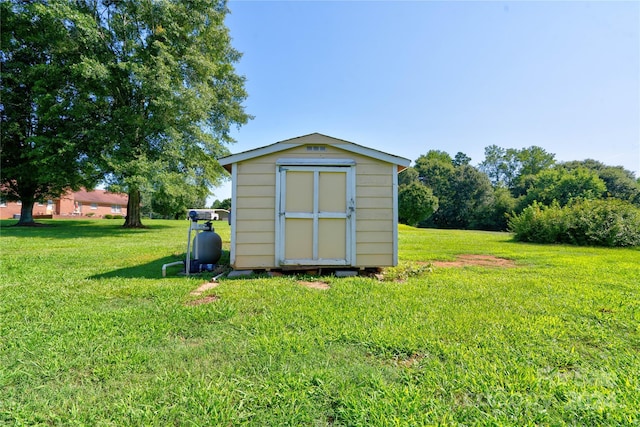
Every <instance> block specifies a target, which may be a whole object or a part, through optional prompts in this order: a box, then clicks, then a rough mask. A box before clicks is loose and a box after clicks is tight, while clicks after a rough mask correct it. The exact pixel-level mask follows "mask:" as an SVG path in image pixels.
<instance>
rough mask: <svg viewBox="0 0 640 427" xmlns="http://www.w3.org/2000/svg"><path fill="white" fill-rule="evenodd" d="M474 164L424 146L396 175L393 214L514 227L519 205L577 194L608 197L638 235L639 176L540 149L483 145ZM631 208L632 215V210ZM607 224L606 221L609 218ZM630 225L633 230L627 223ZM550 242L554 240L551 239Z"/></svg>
mask: <svg viewBox="0 0 640 427" xmlns="http://www.w3.org/2000/svg"><path fill="white" fill-rule="evenodd" d="M484 154H485V158H484V160H483V161H482V162H480V163H479V164H478V166H477V167H474V166H472V165H470V161H471V159H470V158H469V157H468V156H467V155H465V154H464V153H461V152H459V153H457V154H456V155H455V156H454V157H453V158H452V157H451V156H450V155H449V154H448V153H446V152H444V151H438V150H431V151H429V152H427V154H424V155H421V156H420V157H418V158H417V159H416V160H415V164H414V166H413V167H410V168H408V169H407V170H405V171H404V172H402V173H401V174H400V175H399V178H398V184H399V190H398V205H399V220H400V222H402V223H404V224H409V225H412V226H420V227H435V228H457V229H478V230H507V229H511V230H512V231H515V230H514V224H515V222H516V218H518V215H520V214H522V213H523V212H524V211H525V210H526V209H527V208H529V207H531V206H536V207H537V208H536V209H538V210H539V211H543V210H545V209H546V208H551V207H554V208H558V209H561V208H565V207H566V208H567V210H568V209H569V208H570V207H572V206H574V205H576V204H578V203H579V202H581V201H585V200H604V201H610V203H611V206H614V205H615V206H617V208H616V209H615V210H617V211H620V210H621V209H623V208H622V207H625V208H624V210H625V212H631V214H629V215H628V216H629V218H630V219H623V221H624V222H625V224H626V225H629V226H630V228H629V230H627V231H628V232H632V233H633V232H635V233H637V234H638V235H639V236H640V222H635V221H640V178H636V177H635V176H634V173H633V172H631V171H628V170H626V169H624V168H623V167H621V166H608V165H605V164H604V163H602V162H599V161H597V160H591V159H587V160H581V161H578V160H576V161H569V162H557V161H556V159H555V154H552V153H549V152H547V151H546V150H544V149H543V148H541V147H537V146H532V147H528V148H522V149H514V148H507V149H505V148H502V147H499V146H497V145H491V146H489V147H486V148H485V153H484ZM634 212H635V213H634ZM609 222H611V219H610V218H609ZM636 228H637V229H638V230H637V231H634V230H635V229H636ZM558 240H561V239H560V238H558Z"/></svg>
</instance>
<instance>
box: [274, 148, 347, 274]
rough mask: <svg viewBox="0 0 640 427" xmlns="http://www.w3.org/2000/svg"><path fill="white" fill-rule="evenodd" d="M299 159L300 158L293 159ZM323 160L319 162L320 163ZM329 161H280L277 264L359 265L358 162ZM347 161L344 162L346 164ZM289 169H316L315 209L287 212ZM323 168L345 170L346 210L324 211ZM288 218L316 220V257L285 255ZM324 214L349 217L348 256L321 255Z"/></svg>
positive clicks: (314, 241) (276, 233) (277, 167)
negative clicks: (321, 201)
mask: <svg viewBox="0 0 640 427" xmlns="http://www.w3.org/2000/svg"><path fill="white" fill-rule="evenodd" d="M292 160H294V161H295V160H299V159H292ZM318 163H319V164H318ZM327 163H328V162H326V163H325V162H322V159H320V160H319V161H316V162H315V163H314V162H311V161H307V160H306V159H305V162H304V164H305V165H300V163H297V164H294V165H276V208H275V221H276V223H275V265H277V266H285V265H336V266H337V265H345V266H347V265H355V247H356V245H355V231H356V226H355V224H356V217H355V208H356V199H355V166H354V163H355V162H353V161H348V162H340V163H339V164H340V165H341V166H329V165H327ZM334 164H335V163H334ZM342 165H344V166H342ZM288 171H303V172H313V174H314V175H313V212H286V211H285V208H286V194H287V188H286V186H287V181H286V175H287V172H288ZM321 172H342V173H345V174H346V186H347V188H346V189H345V190H346V191H345V194H346V200H345V202H346V205H345V206H346V212H344V213H342V212H320V211H319V210H318V206H319V188H318V185H319V181H320V180H319V175H320V173H321ZM287 218H306V219H312V220H313V237H312V240H313V241H312V248H313V249H312V258H311V259H285V253H286V252H285V242H286V236H285V220H286V219H287ZM321 218H337V219H339V218H345V220H346V232H345V258H344V259H327V258H319V256H318V232H319V231H318V222H319V219H321Z"/></svg>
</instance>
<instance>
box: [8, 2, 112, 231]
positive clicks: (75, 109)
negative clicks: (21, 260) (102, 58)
mask: <svg viewBox="0 0 640 427" xmlns="http://www.w3.org/2000/svg"><path fill="white" fill-rule="evenodd" d="M0 19H1V24H0V26H1V27H2V52H1V53H0V60H1V64H0V65H1V73H2V75H1V77H2V86H1V87H2V89H1V98H0V99H1V102H0V117H1V125H0V129H1V134H0V158H1V162H2V163H1V174H2V175H1V178H0V185H1V191H2V195H3V196H4V197H5V198H6V199H7V200H9V201H18V200H20V201H21V202H22V207H21V216H20V221H19V223H18V224H19V225H30V224H33V222H34V221H33V216H32V211H33V205H34V202H36V201H38V200H44V199H49V198H57V197H59V196H60V195H61V194H62V193H64V191H65V190H66V189H69V188H71V189H74V190H77V189H78V188H79V187H80V186H88V187H92V186H93V185H95V184H96V183H97V182H98V180H99V179H100V176H101V175H100V172H99V170H98V167H97V166H98V165H97V164H96V163H95V156H96V150H97V144H96V140H95V138H94V134H93V128H92V126H93V123H96V122H99V121H100V120H101V119H100V115H101V112H102V111H103V108H104V105H103V104H101V103H100V102H98V100H97V99H96V98H95V97H93V96H91V95H90V94H91V91H92V90H93V89H95V88H96V87H97V86H98V80H97V79H96V76H95V74H94V73H92V72H91V71H90V70H91V69H92V67H93V62H92V60H91V59H90V58H88V57H87V56H86V54H85V53H86V52H87V51H89V52H90V51H92V50H94V49H96V46H97V43H98V42H99V34H98V32H97V31H96V28H95V27H94V26H92V25H91V21H90V20H88V19H86V16H85V15H83V14H82V13H81V12H80V11H78V10H77V8H75V7H73V6H72V4H71V3H67V2H53V3H51V4H45V3H44V2H17V1H11V2H9V1H7V2H2V3H0Z"/></svg>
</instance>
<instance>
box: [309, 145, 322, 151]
mask: <svg viewBox="0 0 640 427" xmlns="http://www.w3.org/2000/svg"><path fill="white" fill-rule="evenodd" d="M307 151H327V147H325V146H323V145H307Z"/></svg>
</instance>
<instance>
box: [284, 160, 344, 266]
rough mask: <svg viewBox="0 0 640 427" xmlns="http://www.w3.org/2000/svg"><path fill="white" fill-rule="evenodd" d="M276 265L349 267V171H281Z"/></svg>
mask: <svg viewBox="0 0 640 427" xmlns="http://www.w3.org/2000/svg"><path fill="white" fill-rule="evenodd" d="M278 181H279V182H278V184H279V185H278V187H279V188H278V190H277V195H278V199H279V200H277V203H276V206H277V207H276V209H278V212H277V214H278V215H277V218H276V222H277V224H276V257H277V259H276V261H277V264H278V265H351V262H352V261H353V253H354V249H353V245H352V244H353V240H354V239H353V237H352V235H353V233H354V232H355V215H354V211H355V194H354V193H355V192H354V188H353V186H354V179H353V168H352V167H335V166H279V167H278Z"/></svg>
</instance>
